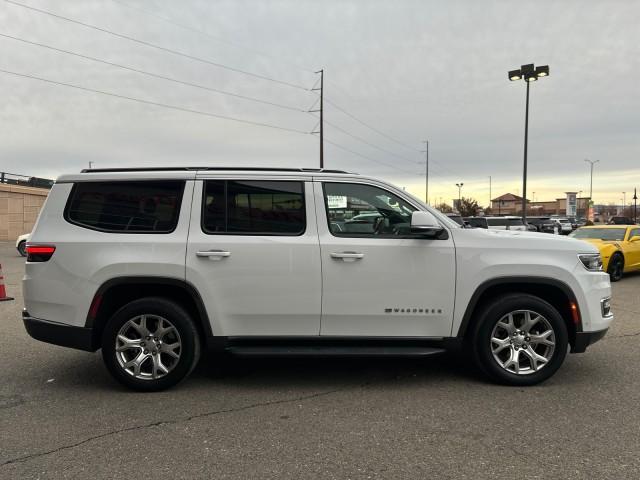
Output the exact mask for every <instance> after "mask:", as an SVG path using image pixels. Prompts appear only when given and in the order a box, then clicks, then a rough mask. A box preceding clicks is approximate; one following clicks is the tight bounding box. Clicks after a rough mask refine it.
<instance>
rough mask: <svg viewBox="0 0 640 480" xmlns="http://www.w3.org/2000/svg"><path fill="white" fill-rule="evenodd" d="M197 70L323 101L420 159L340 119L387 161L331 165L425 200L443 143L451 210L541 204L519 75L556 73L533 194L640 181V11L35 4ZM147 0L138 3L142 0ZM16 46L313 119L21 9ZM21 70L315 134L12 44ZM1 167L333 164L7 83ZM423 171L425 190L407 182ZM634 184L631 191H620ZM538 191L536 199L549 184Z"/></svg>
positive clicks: (0, 79) (447, 5)
mask: <svg viewBox="0 0 640 480" xmlns="http://www.w3.org/2000/svg"><path fill="white" fill-rule="evenodd" d="M20 1H24V2H25V3H26V4H28V5H30V6H33V7H36V8H42V9H45V10H51V11H54V12H56V13H58V14H60V15H64V16H68V17H71V18H74V19H77V20H79V21H83V22H87V23H91V24H95V25H98V26H100V27H103V28H106V29H111V30H113V31H116V32H120V33H122V34H124V35H129V36H132V37H135V38H138V39H140V40H143V41H147V42H152V43H157V44H159V45H162V46H165V47H167V48H171V49H175V50H179V51H182V52H185V53H188V54H190V55H193V56H197V57H201V58H204V59H209V60H211V61H214V62H218V63H221V64H225V65H229V66H231V67H233V68H237V69H243V70H247V71H250V72H255V73H257V74H260V75H263V76H267V77H272V78H275V79H281V80H283V81H287V82H290V83H295V84H300V85H304V86H308V87H311V86H312V85H313V84H314V82H315V81H316V79H317V76H316V75H314V74H313V71H314V70H316V69H319V68H324V69H325V74H326V77H325V78H326V83H325V86H326V89H325V94H326V97H327V98H328V99H330V100H333V101H334V102H335V103H336V104H338V105H339V106H341V107H343V108H344V109H345V110H347V111H348V112H350V113H351V114H353V115H355V116H356V117H358V118H360V119H362V120H364V121H365V122H366V123H368V124H370V125H372V126H375V127H376V128H377V129H379V130H381V131H383V132H385V133H386V134H388V135H390V136H391V137H393V138H394V139H397V140H400V141H401V142H402V143H404V144H407V145H409V146H410V147H411V148H407V147H405V146H401V145H399V144H398V143H396V142H393V141H391V140H390V139H388V138H387V137H384V136H381V135H379V134H377V133H375V132H374V131H372V130H370V129H368V128H366V127H365V126H363V125H361V124H359V123H357V122H355V121H354V120H353V119H352V118H350V117H349V116H346V115H344V114H343V113H342V112H341V111H340V110H337V109H335V108H333V107H332V106H331V105H326V112H325V113H326V118H327V120H329V121H330V122H332V123H334V124H336V125H338V126H339V127H341V128H343V129H345V130H347V131H348V132H349V133H351V134H352V135H355V136H358V137H361V138H363V139H365V140H366V141H367V142H369V143H373V144H375V145H377V146H379V147H381V148H383V149H385V150H388V151H391V152H393V153H394V154H395V155H389V154H387V153H384V152H382V151H380V150H379V149H376V148H373V147H371V146H369V145H366V144H364V143H362V142H359V141H358V140H356V139H354V138H353V137H351V136H348V135H345V134H344V133H342V132H340V131H337V130H335V129H333V128H331V127H329V126H327V127H326V135H327V138H330V139H331V140H332V141H335V142H338V143H340V144H341V145H343V146H345V147H347V148H349V149H351V150H354V151H357V152H359V153H360V154H361V155H364V156H366V157H369V158H371V159H374V160H377V161H378V162H382V163H385V164H392V165H396V166H397V167H398V169H394V168H391V167H388V166H385V165H382V164H381V163H376V162H374V161H371V160H366V159H363V158H361V157H358V156H354V155H352V154H350V153H348V152H345V151H343V150H341V149H338V148H335V147H333V146H331V145H326V148H325V152H326V153H325V155H326V161H325V163H326V166H327V167H329V168H342V169H345V170H356V171H360V172H362V173H365V174H371V175H376V176H382V177H384V178H386V179H389V180H391V181H394V182H396V183H399V184H400V185H403V186H406V187H407V188H408V189H409V190H411V191H412V192H414V193H415V194H417V195H420V196H423V195H424V179H423V177H422V176H421V175H420V174H419V172H420V171H421V170H422V169H423V167H422V166H420V165H419V164H418V162H419V161H421V160H422V154H421V153H419V151H418V150H420V149H421V148H422V144H421V141H422V140H424V139H429V140H430V154H431V166H432V178H431V187H430V190H431V194H432V195H433V196H442V197H444V198H453V197H455V196H457V189H456V187H455V185H454V184H455V183H456V182H459V181H463V182H464V183H465V184H466V185H468V189H465V190H466V191H467V194H469V195H475V196H478V198H484V197H487V198H488V176H489V175H491V176H492V177H493V179H494V186H493V192H495V193H496V194H497V193H502V191H503V190H505V189H509V190H511V191H513V193H517V192H516V191H514V190H516V188H521V186H520V178H521V175H522V142H523V117H524V84H523V83H521V82H520V83H510V82H509V81H508V80H507V76H506V72H507V70H509V69H511V68H514V67H517V66H519V65H520V64H522V63H529V62H536V63H548V64H549V65H550V67H551V76H550V77H549V78H547V79H544V80H543V81H540V82H537V83H536V84H535V85H532V88H531V124H530V151H529V153H530V167H529V174H530V182H531V184H530V186H529V191H536V192H537V193H536V198H541V197H540V195H543V194H544V195H545V196H548V197H549V198H555V197H556V196H561V195H562V193H563V192H564V191H566V190H584V189H585V187H586V186H587V185H588V166H587V165H586V164H585V163H584V161H583V159H584V158H593V159H600V160H601V163H600V164H598V166H597V177H596V178H598V179H599V181H598V182H594V192H595V194H594V196H595V198H596V200H598V201H617V200H618V198H619V197H620V196H621V195H620V194H619V193H618V190H620V191H631V190H632V188H633V186H634V185H638V184H640V162H638V160H637V159H638V158H640V147H639V145H638V135H637V125H638V124H639V123H640V122H639V121H638V120H639V118H638V117H639V114H638V112H640V96H638V95H637V94H635V91H636V87H635V84H634V83H635V72H637V69H638V67H639V65H638V63H639V62H640V59H639V58H638V56H637V54H636V49H637V45H638V44H640V30H638V29H637V25H636V23H635V19H636V18H638V15H639V14H640V5H639V4H638V3H637V2H632V1H627V2H624V1H620V2H615V3H613V4H612V3H596V2H589V3H586V4H585V3H584V2H577V1H574V2H571V1H570V2H551V1H538V2H535V3H533V2H531V3H523V2H505V1H492V2H472V1H459V2H441V1H429V2H425V1H402V2H382V1H372V2H359V1H355V0H354V1H325V2H311V1H274V2H256V1H236V0H234V1H231V0H229V1H221V2H215V3H213V2H206V1H195V0H190V1H184V2H180V3H179V4H178V3H175V2H169V1H157V2H154V3H153V4H149V3H148V2H141V1H137V2H135V1H133V2H132V3H128V4H129V5H130V6H132V7H135V8H143V9H151V10H152V11H153V13H154V14H155V15H160V16H163V17H166V18H171V19H172V20H174V21H176V22H179V23H181V24H183V25H187V26H189V27H192V28H195V29H199V30H202V31H205V32H207V33H208V35H209V36H205V35H201V34H198V33H196V32H194V31H192V30H189V29H185V28H180V27H177V26H175V25H171V24H169V23H166V22H164V21H162V20H161V19H159V18H157V17H154V16H153V15H148V14H145V13H143V12H140V11H138V10H135V9H134V8H130V7H127V6H125V5H123V4H122V3H120V2H119V1H107V2H105V1H100V2H98V1H86V2H81V3H78V2H72V1H64V2H56V3H55V4H52V3H51V2H45V1H44V0H20ZM124 3H127V2H124ZM3 7H4V8H3V10H2V12H1V13H0V26H1V28H0V32H1V33H5V34H9V35H15V36H18V37H20V38H24V39H28V40H32V41H37V42H41V43H46V44H48V45H52V46H55V47H57V48H62V49H68V50H72V51H74V52H78V53H82V54H85V55H91V56H95V57H99V58H102V59H105V60H108V61H111V62H116V63H122V64H125V65H130V66H132V67H135V68H139V69H143V70H148V71H152V72H156V73H158V74H162V75H167V76H172V77H177V78H180V79H181V80H184V81H187V82H193V83H198V84H203V85H207V86H210V87H212V88H219V89H223V90H229V91H235V92H238V93H241V94H244V95H249V96H253V97H259V98H264V99H266V100H270V101H273V102H278V103H286V104H290V105H295V106H297V107H299V108H300V109H301V110H305V109H307V108H308V107H309V106H310V105H311V104H312V103H313V101H314V99H315V96H314V94H312V93H311V92H305V91H302V90H299V89H294V88H289V87H286V86H283V85H280V84H277V83H274V82H267V81H264V80H260V79H257V78H255V77H250V76H247V75H241V74H238V73H236V72H232V71H229V70H225V69H221V68H216V67H214V66H212V65H208V64H205V63H203V62H197V61H194V60H189V59H186V58H183V57H179V56H176V55H171V54H168V53H166V52H161V51H158V50H157V49H153V48H149V47H147V46H144V45H140V44H136V43H133V42H130V41H127V40H124V39H122V38H120V39H118V38H115V37H113V36H110V35H107V34H105V33H101V32H97V31H95V30H91V29H87V28H84V27H82V26H80V25H74V24H70V23H68V22H65V21H63V20H60V19H56V18H52V17H50V16H46V15H43V14H40V13H37V12H34V11H31V10H28V9H24V8H21V7H18V6H16V5H12V4H6V5H3ZM0 55H2V59H3V62H2V67H1V68H3V69H6V70H12V71H16V72H21V73H27V74H32V75H37V76H41V77H46V78H51V79H54V80H57V81H61V82H69V83H74V84H77V85H81V86H85V87H89V88H93V89H99V90H105V91H109V92H114V93H118V94H122V95H127V96H132V97H138V98H142V99H147V100H150V101H157V102H163V103H168V104H172V105H178V106H182V107H186V108H192V109H199V110H205V111H210V112H212V113H216V114H221V115H228V116H233V117H238V118H246V119H249V120H254V121H259V122H264V123H270V124H274V125H281V126H285V127H288V128H295V129H301V130H303V131H311V129H312V128H313V126H314V124H315V122H316V119H314V118H312V117H311V116H310V115H309V114H305V113H295V112H287V111H284V110H281V109H276V108H272V107H266V106H264V105H259V104H255V103H252V102H248V101H244V100H240V99H234V98H231V97H226V96H223V95H220V94H215V93H212V92H207V91H204V90H199V89H195V88H191V87H186V86H181V85H176V84H173V83H170V82H166V81H162V80H157V79H150V78H148V77H145V76H143V75H140V74H136V73H133V72H127V71H124V70H122V69H118V68H115V67H109V66H105V65H101V64H98V63H95V62H91V61H89V60H83V59H79V58H76V57H72V56H69V55H64V54H61V53H56V52H52V51H47V50H45V49H42V48H40V47H35V46H28V45H25V44H21V43H20V42H16V41H15V40H10V39H7V38H1V37H0ZM0 88H2V91H3V92H4V95H3V100H2V103H0V114H1V115H2V124H3V128H2V130H1V131H0V141H1V144H2V150H1V152H2V154H1V156H0V169H1V170H6V171H15V173H23V174H27V175H38V176H56V175H58V174H60V173H67V172H73V171H77V170H79V169H80V168H84V167H86V165H87V162H88V161H93V162H95V164H96V166H122V165H127V166H131V165H155V164H157V165H198V164H202V165H205V164H206V165H214V164H217V165H245V166H246V165H258V166H264V165H275V166H279V165H281V166H305V167H311V166H316V165H317V164H318V141H317V138H315V137H314V136H311V135H302V134H296V133H288V132H282V131H278V130H269V129H264V128H258V127H252V126H247V125H242V124H237V123H233V122H229V121H223V120H217V119H213V118H208V117H203V116H198V115H194V114H189V113H184V112H176V111H171V110H167V109H162V108H160V107H153V106H148V105H141V104H136V103H133V102H130V101H127V100H121V99H115V98H109V97H104V96H100V95H97V94H93V93H88V92H80V91H76V90H72V89H69V88H66V87H62V86H54V85H50V84H45V83H42V82H38V81H35V80H27V79H24V78H16V77H12V76H9V75H6V74H0ZM406 171H409V172H414V171H415V174H414V175H411V174H407V173H405V172H406ZM617 172H624V175H617ZM534 187H536V188H534Z"/></svg>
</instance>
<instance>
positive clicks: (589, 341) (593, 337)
mask: <svg viewBox="0 0 640 480" xmlns="http://www.w3.org/2000/svg"><path fill="white" fill-rule="evenodd" d="M608 330H609V329H608V328H605V329H604V330H598V331H596V332H576V339H575V341H574V342H573V345H571V353H583V352H584V351H585V350H586V349H587V347H588V346H589V345H593V344H594V343H596V342H597V341H598V340H602V338H603V337H604V336H605V335H606V333H607V331H608Z"/></svg>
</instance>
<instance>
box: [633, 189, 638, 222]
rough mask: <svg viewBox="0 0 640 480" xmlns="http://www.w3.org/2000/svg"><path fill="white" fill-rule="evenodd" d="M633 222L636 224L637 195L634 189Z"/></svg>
mask: <svg viewBox="0 0 640 480" xmlns="http://www.w3.org/2000/svg"><path fill="white" fill-rule="evenodd" d="M633 221H634V223H638V194H637V193H636V187H633Z"/></svg>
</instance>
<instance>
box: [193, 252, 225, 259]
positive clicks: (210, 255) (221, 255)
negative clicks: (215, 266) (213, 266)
mask: <svg viewBox="0 0 640 480" xmlns="http://www.w3.org/2000/svg"><path fill="white" fill-rule="evenodd" d="M196 256H198V257H208V258H211V259H212V260H219V259H221V258H227V257H230V256H231V252H227V251H225V250H200V251H198V252H196Z"/></svg>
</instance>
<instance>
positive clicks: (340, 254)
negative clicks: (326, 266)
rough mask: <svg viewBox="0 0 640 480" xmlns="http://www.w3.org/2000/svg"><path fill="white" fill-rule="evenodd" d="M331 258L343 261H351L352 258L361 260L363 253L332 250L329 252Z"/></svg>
mask: <svg viewBox="0 0 640 480" xmlns="http://www.w3.org/2000/svg"><path fill="white" fill-rule="evenodd" d="M331 258H340V259H343V260H344V261H346V262H348V261H350V262H352V261H354V260H361V259H363V258H364V253H359V252H333V253H331Z"/></svg>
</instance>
